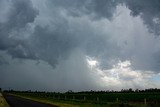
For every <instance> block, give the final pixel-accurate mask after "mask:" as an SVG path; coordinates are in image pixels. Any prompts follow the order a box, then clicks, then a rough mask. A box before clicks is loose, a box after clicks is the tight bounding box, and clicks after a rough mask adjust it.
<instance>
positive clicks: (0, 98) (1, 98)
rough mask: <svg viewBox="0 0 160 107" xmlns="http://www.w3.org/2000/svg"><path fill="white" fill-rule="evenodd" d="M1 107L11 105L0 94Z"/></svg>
mask: <svg viewBox="0 0 160 107" xmlns="http://www.w3.org/2000/svg"><path fill="white" fill-rule="evenodd" d="M0 107H9V104H8V103H7V101H6V100H5V99H4V97H3V95H2V93H0Z"/></svg>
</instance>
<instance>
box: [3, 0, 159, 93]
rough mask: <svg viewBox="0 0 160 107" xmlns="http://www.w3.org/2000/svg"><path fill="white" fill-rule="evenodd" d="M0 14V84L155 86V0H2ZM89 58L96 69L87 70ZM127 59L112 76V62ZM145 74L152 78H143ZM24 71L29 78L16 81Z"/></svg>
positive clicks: (81, 87) (85, 87) (50, 87)
mask: <svg viewBox="0 0 160 107" xmlns="http://www.w3.org/2000/svg"><path fill="white" fill-rule="evenodd" d="M2 10H3V11H2ZM0 16H2V17H0V64H1V66H0V68H1V70H2V71H1V72H2V74H3V75H2V76H3V78H1V80H2V81H3V83H1V84H2V86H4V87H9V85H11V86H12V87H15V88H18V89H23V88H25V89H27V87H25V86H24V85H22V84H23V82H25V83H28V82H31V81H34V82H33V84H30V87H31V88H32V89H36V87H34V86H37V87H38V88H39V89H41V90H56V91H58V90H61V91H66V90H69V89H73V90H77V91H80V90H90V89H111V88H114V89H117V87H115V86H111V84H119V85H117V86H118V87H119V88H118V89H120V88H127V87H133V88H145V87H158V85H154V84H147V82H148V81H149V80H150V79H151V78H152V77H154V74H158V73H159V69H160V66H159V64H160V59H159V52H160V47H159V46H160V41H159V29H160V26H159V24H160V23H159V1H157V0H153V1H150V0H141V1H139V0H134V1H131V0H117V1H116V0H102V1H98V0H81V1H79V0H66V1H61V0H45V1H44V0H39V1H37V0H23V1H22V0H1V1H0ZM86 56H88V57H86ZM87 58H91V59H92V58H93V59H94V60H95V61H97V62H98V64H99V65H98V68H94V69H91V68H90V67H89V66H88V65H89V63H87ZM126 61H128V62H129V63H130V65H129V69H128V71H127V70H126V69H118V70H119V71H117V72H118V73H119V75H120V78H119V79H116V77H112V76H113V75H110V74H112V70H115V71H116V68H114V67H113V65H117V64H120V62H122V64H123V63H125V62H126ZM30 63H31V64H33V65H32V66H31V65H30ZM19 65H20V66H22V67H18V66H19ZM40 66H41V67H40ZM6 67H7V68H8V69H7V70H8V71H6V70H5V69H6ZM40 68H41V69H40ZM12 70H13V72H12ZM22 70H23V71H22ZM92 71H93V72H92ZM99 71H100V72H99ZM11 72H12V73H13V77H12V76H11V75H10V74H11ZM97 72H99V73H100V74H103V76H102V75H99V74H98V73H97ZM137 72H138V73H137ZM148 72H151V77H148V76H147V77H143V74H147V73H148ZM32 73H33V74H34V75H36V78H35V77H33V76H32V75H31V74H32ZM130 73H131V75H130ZM24 74H25V75H27V77H28V78H30V79H29V80H27V78H25V80H23V82H22V83H19V85H15V83H14V82H16V81H19V80H22V78H16V77H17V76H18V77H20V76H22V77H23V76H24ZM132 74H133V75H132ZM135 75H138V77H137V76H135ZM7 77H9V78H10V79H8V80H6V78H7ZM103 77H104V78H103ZM137 78H140V79H139V81H136V80H137ZM13 79H14V81H12V80H13ZM128 80H130V82H128V83H127V82H126V81H128ZM107 81H108V82H109V83H107ZM118 81H120V82H121V83H118ZM139 82H142V83H143V86H141V84H138V83H139ZM52 83H53V85H50V84H52ZM70 83H72V85H71V84H70ZM99 83H104V84H105V85H101V86H100V85H99ZM123 83H127V84H128V85H127V87H124V85H123ZM1 84H0V85H1ZM8 84H9V85H8ZM35 84H38V85H35ZM129 84H131V85H129ZM147 85H148V86H147ZM43 87H46V89H43ZM109 87H111V88H109Z"/></svg>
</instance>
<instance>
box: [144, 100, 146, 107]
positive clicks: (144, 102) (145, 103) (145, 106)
mask: <svg viewBox="0 0 160 107" xmlns="http://www.w3.org/2000/svg"><path fill="white" fill-rule="evenodd" d="M144 105H145V107H146V105H147V100H146V98H145V99H144Z"/></svg>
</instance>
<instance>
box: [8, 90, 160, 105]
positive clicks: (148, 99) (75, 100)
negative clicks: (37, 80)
mask: <svg viewBox="0 0 160 107" xmlns="http://www.w3.org/2000/svg"><path fill="white" fill-rule="evenodd" d="M10 93H11V94H14V95H18V96H21V97H25V98H30V99H32V100H36V101H40V102H46V103H52V104H55V105H59V106H62V107H63V106H68V107H72V106H73V107H74V106H79V107H160V92H159V91H153V92H146V91H144V92H102V91H101V92H93V91H89V92H67V93H54V92H28V91H27V92H17V91H13V92H10Z"/></svg>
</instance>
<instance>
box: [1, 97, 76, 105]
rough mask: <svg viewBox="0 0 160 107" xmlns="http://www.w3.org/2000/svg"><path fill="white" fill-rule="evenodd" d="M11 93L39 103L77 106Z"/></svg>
mask: <svg viewBox="0 0 160 107" xmlns="http://www.w3.org/2000/svg"><path fill="white" fill-rule="evenodd" d="M11 95H14V96H17V97H21V98H25V99H29V100H33V101H37V102H41V103H45V104H51V105H55V106H58V107H79V106H78V105H76V104H71V103H65V102H58V101H54V100H49V99H45V98H34V97H29V96H27V97H26V96H21V95H15V94H11ZM0 107H1V106H0Z"/></svg>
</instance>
